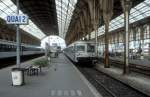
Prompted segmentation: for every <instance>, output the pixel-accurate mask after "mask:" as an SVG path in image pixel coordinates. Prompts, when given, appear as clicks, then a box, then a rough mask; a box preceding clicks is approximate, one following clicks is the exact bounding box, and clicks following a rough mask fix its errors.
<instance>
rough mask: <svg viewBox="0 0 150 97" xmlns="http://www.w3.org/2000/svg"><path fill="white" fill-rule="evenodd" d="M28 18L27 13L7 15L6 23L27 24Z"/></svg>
mask: <svg viewBox="0 0 150 97" xmlns="http://www.w3.org/2000/svg"><path fill="white" fill-rule="evenodd" d="M28 21H29V18H28V16H27V15H8V16H7V17H6V23H7V24H19V25H27V24H28Z"/></svg>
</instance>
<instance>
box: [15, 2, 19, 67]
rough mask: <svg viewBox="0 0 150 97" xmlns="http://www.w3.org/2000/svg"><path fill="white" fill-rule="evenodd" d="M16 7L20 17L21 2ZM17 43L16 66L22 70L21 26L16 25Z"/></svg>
mask: <svg viewBox="0 0 150 97" xmlns="http://www.w3.org/2000/svg"><path fill="white" fill-rule="evenodd" d="M16 5H17V12H16V14H17V15H19V0H17V1H16ZM16 26H17V27H16V34H17V35H16V43H17V49H16V53H17V54H16V56H17V58H16V64H17V65H18V67H19V68H20V32H19V24H17V25H16Z"/></svg>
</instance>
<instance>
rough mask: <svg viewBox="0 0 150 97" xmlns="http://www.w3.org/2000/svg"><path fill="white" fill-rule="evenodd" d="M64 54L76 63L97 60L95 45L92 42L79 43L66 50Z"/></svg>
mask: <svg viewBox="0 0 150 97" xmlns="http://www.w3.org/2000/svg"><path fill="white" fill-rule="evenodd" d="M64 53H65V55H66V56H67V57H69V59H71V60H72V61H73V62H75V63H81V62H88V63H89V62H90V63H92V62H93V61H95V60H96V59H97V57H96V54H95V43H94V42H91V41H77V42H75V43H72V44H71V45H69V46H68V47H67V48H65V49H64Z"/></svg>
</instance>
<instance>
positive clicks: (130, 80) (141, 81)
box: [96, 63, 150, 96]
mask: <svg viewBox="0 0 150 97" xmlns="http://www.w3.org/2000/svg"><path fill="white" fill-rule="evenodd" d="M96 69H98V70H99V71H101V72H103V73H105V74H108V75H109V76H111V77H113V78H115V79H117V80H119V81H121V82H123V83H125V84H127V85H129V86H131V87H133V88H135V89H136V90H139V91H141V92H142V93H144V94H146V95H149V96H150V77H149V76H146V75H143V74H139V73H135V72H131V73H130V74H128V75H123V70H122V69H121V68H117V67H114V66H111V67H110V68H104V64H103V63H99V64H97V65H96Z"/></svg>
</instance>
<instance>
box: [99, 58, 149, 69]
mask: <svg viewBox="0 0 150 97" xmlns="http://www.w3.org/2000/svg"><path fill="white" fill-rule="evenodd" d="M100 58H104V57H102V56H100ZM109 58H110V59H111V60H114V61H120V62H123V60H124V58H123V57H109ZM129 63H131V64H136V65H139V66H145V67H150V64H149V63H150V60H149V59H129Z"/></svg>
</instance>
